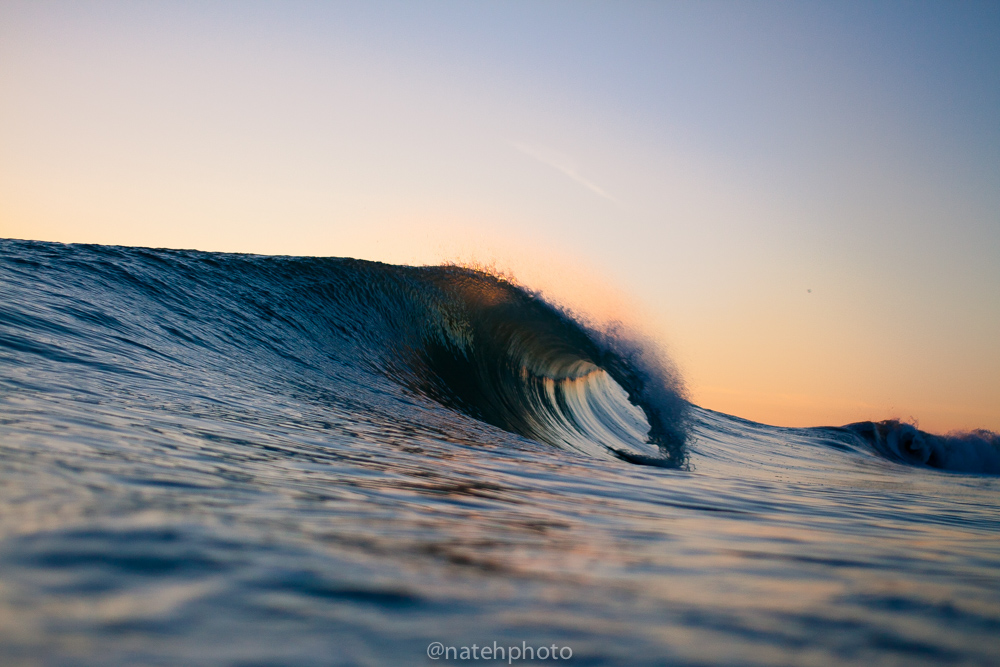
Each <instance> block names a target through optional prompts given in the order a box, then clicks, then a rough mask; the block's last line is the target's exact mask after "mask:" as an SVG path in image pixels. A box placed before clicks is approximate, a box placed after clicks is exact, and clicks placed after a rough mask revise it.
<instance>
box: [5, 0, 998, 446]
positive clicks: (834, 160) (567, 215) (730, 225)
mask: <svg viewBox="0 0 1000 667" xmlns="http://www.w3.org/2000/svg"><path fill="white" fill-rule="evenodd" d="M0 236H4V237H14V238H31V239H41V240H51V241H64V242H92V243H109V244H121V245H144V246H163V247H174V248H199V249H203V250H225V251H238V252H258V253H266V254H300V255H333V256H355V257H363V258H368V259H379V260H383V261H390V262H397V263H400V262H405V263H438V262H440V261H444V260H456V259H457V260H463V261H469V260H476V261H480V262H491V261H492V262H495V263H496V264H497V266H498V267H499V268H507V269H511V270H513V271H514V273H515V274H516V275H517V276H518V277H519V278H520V279H521V280H522V282H524V283H526V284H527V285H528V286H536V287H541V288H542V289H543V290H545V291H546V293H547V294H549V295H550V296H552V298H554V299H556V300H559V301H563V302H566V303H568V304H570V305H571V306H572V307H574V308H577V309H578V310H580V311H582V312H587V313H590V315H591V316H594V317H624V318H626V319H629V320H631V321H633V322H637V323H638V324H637V325H636V326H639V327H640V328H642V329H643V330H645V331H646V333H647V334H648V335H651V336H653V337H654V338H655V339H656V340H657V341H658V342H659V343H660V344H661V345H662V346H664V347H665V349H667V350H668V352H669V354H670V355H671V356H672V358H673V359H674V360H675V361H676V363H677V364H678V366H679V367H680V369H681V371H682V373H683V375H684V377H685V378H686V380H687V383H688V387H689V390H690V392H691V396H692V398H693V399H694V400H695V402H697V403H699V404H701V405H705V406H706V407H711V408H714V409H718V410H723V411H726V412H730V413H734V414H737V415H740V416H743V417H748V418H751V419H756V420H760V421H766V422H769V423H776V424H786V425H815V424H834V423H846V422H849V421H855V420H860V419H884V418H888V417H901V418H904V419H908V418H911V417H912V418H915V419H916V420H918V421H919V424H920V426H921V427H922V428H928V429H930V430H937V431H946V430H950V429H956V428H966V429H967V428H977V427H983V428H991V429H993V430H1000V3H997V2H987V3H975V2H934V3H926V2H918V1H912V0H910V1H906V2H898V3H895V2H893V3H876V2H858V3H853V2H829V3H809V2H777V3H767V2H718V3H716V2H700V3H682V2H669V3H654V2H634V3H628V2H606V3H596V2H550V1H544V0H538V1H535V2H503V3H501V2H455V3H437V2H434V3H432V2H398V3H377V2H364V3H360V2H359V3H318V2H303V3H296V2H289V1H284V2H274V3H253V2H233V3H220V2H209V1H199V2H191V3H183V2H162V3H146V2H143V3H137V2H122V3H102V2H65V3H54V2H44V1H38V0H33V1H31V2H12V1H10V0H0Z"/></svg>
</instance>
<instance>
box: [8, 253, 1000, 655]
mask: <svg viewBox="0 0 1000 667" xmlns="http://www.w3.org/2000/svg"><path fill="white" fill-rule="evenodd" d="M642 358H643V356H642V354H641V350H638V349H637V348H636V347H635V346H634V345H629V344H627V343H626V342H624V341H621V340H618V339H614V338H613V337H610V336H608V335H602V334H598V333H596V332H593V331H591V330H589V329H587V328H586V327H583V326H581V325H579V324H577V323H576V322H574V321H573V320H572V319H570V318H568V317H566V316H565V315H563V314H561V313H560V312H559V311H558V310H556V309H554V308H552V307H551V306H549V305H547V304H546V303H544V302H543V301H542V300H540V299H538V298H536V297H535V296H533V295H531V294H529V293H527V292H525V291H523V290H520V289H518V288H515V287H513V286H511V285H509V284H507V283H504V282H502V281H498V280H496V279H494V278H491V277H489V276H485V275H483V274H478V273H476V272H473V271H467V270H463V269H456V268H411V267H395V266H388V265H381V264H374V263H369V262H359V261H355V260H335V259H307V258H277V257H253V256H236V255H221V254H210V253H199V252H180V251H165V250H143V249H124V248H111V247H97V246H63V245H58V244H43V243H31V242H21V241H3V242H0V494H2V505H0V508H2V512H0V660H2V662H3V663H4V664H54V665H62V664H74V665H109V664H110V665H116V664H120V665H129V664H171V665H172V664H185V665H220V664H226V665H229V664H282V665H329V664H419V663H422V662H424V661H425V660H426V658H425V653H424V651H425V649H426V646H427V644H428V643H429V642H431V641H441V642H443V643H445V644H447V645H463V644H467V645H471V644H472V643H474V642H475V643H477V644H479V645H480V646H481V645H484V644H492V642H493V641H497V642H498V643H499V644H501V645H511V644H520V643H521V642H522V641H524V642H527V643H528V644H529V645H531V644H534V645H546V646H548V645H550V644H552V643H555V644H558V645H560V646H571V647H572V649H573V654H574V657H573V662H574V663H578V664H663V663H664V662H668V663H670V664H741V665H742V664H767V665H772V664H773V665H785V664H796V665H799V664H859V665H860V664H876V663H877V664H899V665H904V664H905V665H920V664H952V663H953V664H996V662H995V661H996V656H997V655H1000V639H998V638H1000V539H998V537H1000V512H998V505H1000V496H998V490H1000V486H998V483H997V482H998V478H997V477H996V476H995V474H996V473H997V472H1000V456H998V453H997V438H996V436H995V435H993V434H990V433H986V432H977V433H971V434H965V435H962V436H956V437H950V438H946V437H938V436H932V435H929V434H925V433H921V432H919V431H916V430H915V429H913V428H912V427H910V426H908V425H906V424H898V423H880V424H871V423H865V424H853V425H849V426H847V427H843V428H816V429H782V428H775V427H769V426H763V425H759V424H754V423H751V422H746V421H743V420H740V419H738V418H735V417H731V416H727V415H722V414H718V413H714V412H711V411H708V410H703V409H700V408H697V407H694V406H690V405H689V404H688V403H686V402H685V400H684V397H683V392H682V391H681V390H680V388H679V383H678V382H677V380H676V377H675V376H674V375H673V374H672V373H670V372H668V371H665V370H663V369H657V368H655V367H653V366H652V365H650V364H648V363H642V362H641V359H642Z"/></svg>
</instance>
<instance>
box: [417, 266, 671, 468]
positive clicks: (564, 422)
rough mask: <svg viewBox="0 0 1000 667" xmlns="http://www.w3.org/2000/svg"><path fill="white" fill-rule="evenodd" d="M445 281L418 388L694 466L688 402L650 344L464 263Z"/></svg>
mask: <svg viewBox="0 0 1000 667" xmlns="http://www.w3.org/2000/svg"><path fill="white" fill-rule="evenodd" d="M424 271H426V275H427V276H428V277H429V278H430V280H431V282H433V283H434V284H435V285H436V286H437V287H438V289H439V292H438V299H437V301H436V303H435V304H434V305H433V308H431V309H430V310H431V312H433V313H434V314H435V316H434V317H433V318H431V321H430V326H429V327H428V331H427V332H426V334H425V338H424V341H423V343H422V348H421V349H420V350H419V351H418V352H417V354H416V355H415V357H416V358H411V359H408V360H407V364H408V365H409V366H410V367H411V368H412V367H413V366H414V365H419V366H421V367H422V368H421V372H419V373H412V372H411V373H410V376H411V377H413V376H416V377H419V378H421V379H422V381H421V382H420V383H419V385H418V387H417V388H418V389H419V390H420V391H421V392H423V393H425V394H426V395H429V396H431V397H432V398H434V399H435V400H437V401H439V402H440V403H442V404H444V405H446V406H449V407H452V408H454V409H457V410H459V411H461V412H463V413H465V414H467V415H470V416H472V417H474V418H476V419H479V420H481V421H484V422H487V423H489V424H492V425H494V426H498V427H500V428H502V429H504V430H507V431H511V432H513V433H517V434H519V435H522V436H525V437H527V438H531V439H533V440H537V441H541V442H545V443H548V444H552V445H555V446H559V447H564V448H569V449H573V450H577V451H580V452H584V453H587V454H590V455H595V456H600V457H603V458H607V457H614V458H619V459H622V460H625V461H629V462H632V463H640V464H647V465H658V466H665V467H683V466H684V465H686V452H685V442H686V439H687V411H688V403H687V402H686V401H685V400H684V398H683V395H682V392H681V390H680V388H679V382H678V381H677V379H676V377H675V376H674V375H673V374H671V373H670V372H669V371H668V370H666V369H664V368H662V367H660V368H657V367H654V366H653V364H650V363H645V362H644V358H645V357H644V355H643V348H641V347H640V346H637V345H629V344H628V343H626V342H625V339H624V338H622V337H615V336H612V335H610V334H601V333H598V332H596V331H591V330H588V329H586V328H585V327H584V326H582V325H581V324H579V323H578V322H577V321H575V320H574V319H572V318H571V317H569V316H567V315H565V314H563V313H561V312H559V311H558V310H557V309H555V308H554V307H552V306H551V305H549V304H547V303H546V302H545V301H543V300H542V299H541V298H540V297H539V296H537V295H535V294H532V293H530V292H527V291H525V290H522V289H520V288H518V287H516V286H514V285H512V284H510V283H508V282H506V281H504V280H502V279H499V278H496V277H494V276H491V275H488V274H485V273H482V272H479V271H474V270H471V269H464V268H459V267H434V268H428V269H424Z"/></svg>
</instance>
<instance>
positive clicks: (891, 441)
mask: <svg viewBox="0 0 1000 667" xmlns="http://www.w3.org/2000/svg"><path fill="white" fill-rule="evenodd" d="M844 428H845V429H847V430H848V431H850V432H851V433H853V434H855V435H856V436H859V437H860V438H861V439H862V441H863V442H865V443H866V444H867V445H868V446H869V447H871V448H872V449H874V450H875V451H876V452H877V453H878V454H881V455H882V456H884V457H886V458H888V459H891V460H894V461H899V462H902V463H908V464H911V465H923V466H928V467H931V468H937V469H940V470H950V471H953V472H966V473H987V474H1000V434H997V433H993V432H992V431H987V430H984V429H977V430H974V431H968V432H964V433H949V434H948V435H935V434H933V433H928V432H926V431H921V430H920V429H918V428H917V427H916V426H914V425H912V424H907V423H906V422H901V421H899V420H897V419H889V420H886V421H881V422H857V423H854V424H848V425H847V426H845V427H844Z"/></svg>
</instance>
